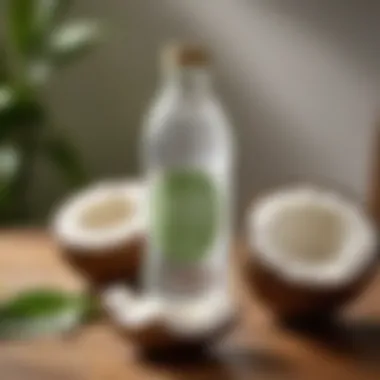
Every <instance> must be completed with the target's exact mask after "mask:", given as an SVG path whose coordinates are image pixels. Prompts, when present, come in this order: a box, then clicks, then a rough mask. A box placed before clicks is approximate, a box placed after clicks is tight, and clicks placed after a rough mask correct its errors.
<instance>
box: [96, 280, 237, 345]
mask: <svg viewBox="0 0 380 380" xmlns="http://www.w3.org/2000/svg"><path fill="white" fill-rule="evenodd" d="M102 302H103V304H104V306H105V308H106V309H107V310H108V312H109V314H110V315H111V316H112V317H113V318H114V320H115V322H116V323H117V324H119V325H121V326H124V327H125V328H127V329H135V330H136V331H139V330H140V331H141V330H144V329H148V328H149V327H152V326H161V327H162V328H164V329H165V331H168V332H169V333H172V334H173V336H178V337H183V338H197V337H202V336H206V335H207V334H208V333H210V332H213V331H215V330H217V329H218V328H220V327H222V326H223V325H225V324H226V323H228V321H229V320H231V318H232V317H233V313H234V308H233V302H232V301H231V299H230V298H229V297H228V295H226V294H225V293H222V292H215V291H214V292H209V293H205V294H204V295H202V296H200V297H196V298H192V299H188V300H186V301H174V300H169V299H163V298H161V297H158V296H156V297H152V296H144V295H143V296H141V295H140V296H136V295H134V294H133V293H132V292H131V291H130V290H128V288H127V287H125V286H124V285H114V286H112V287H110V288H108V289H106V290H105V291H104V292H103V294H102Z"/></svg>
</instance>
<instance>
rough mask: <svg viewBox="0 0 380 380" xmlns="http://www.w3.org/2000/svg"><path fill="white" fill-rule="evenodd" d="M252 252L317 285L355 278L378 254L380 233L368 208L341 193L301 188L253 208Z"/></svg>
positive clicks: (291, 277)
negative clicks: (367, 210) (371, 221)
mask: <svg viewBox="0 0 380 380" xmlns="http://www.w3.org/2000/svg"><path fill="white" fill-rule="evenodd" d="M248 235H249V239H250V245H251V248H252V253H253V254H255V256H256V258H257V260H259V261H261V262H262V263H263V264H264V265H266V266H267V267H268V268H269V269H272V270H274V271H275V272H276V274H277V275H278V276H281V277H283V278H285V279H286V280H288V281H290V282H295V283H303V284H307V285H314V286H318V287H334V286H342V285H344V284H346V283H348V282H350V281H353V280H355V279H356V278H357V277H358V276H359V275H360V274H362V272H363V271H364V270H365V269H366V268H368V265H369V264H370V261H371V260H372V259H373V258H374V255H375V254H376V252H375V247H376V234H375V231H374V228H373V226H372V225H371V223H370V221H369V220H368V219H367V217H366V215H365V214H364V212H363V211H362V210H361V209H359V208H358V207H356V205H354V204H352V203H351V202H349V201H347V200H346V199H344V198H343V197H341V196H339V195H338V194H336V193H332V192H329V191H324V190H319V189H314V188H296V189H291V190H286V191H280V192H278V193H275V194H272V195H269V196H268V197H266V198H264V199H262V200H261V201H259V202H258V203H257V204H256V205H255V206H254V208H253V210H251V211H250V214H249V222H248Z"/></svg>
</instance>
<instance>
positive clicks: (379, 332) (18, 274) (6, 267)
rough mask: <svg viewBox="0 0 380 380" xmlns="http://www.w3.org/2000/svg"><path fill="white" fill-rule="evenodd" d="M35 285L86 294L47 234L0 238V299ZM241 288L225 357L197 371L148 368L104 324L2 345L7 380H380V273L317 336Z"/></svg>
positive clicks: (0, 372) (165, 365) (196, 366)
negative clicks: (277, 318)
mask: <svg viewBox="0 0 380 380" xmlns="http://www.w3.org/2000/svg"><path fill="white" fill-rule="evenodd" d="M237 281H239V280H237ZM36 285H49V286H50V285H53V286H57V287H62V288H64V289H68V290H77V289H83V287H84V286H85V284H84V282H83V281H82V280H81V279H80V278H78V277H77V276H75V275H74V274H73V273H72V272H71V270H70V269H69V268H68V267H67V266H66V265H65V264H64V263H63V262H62V261H61V259H60V257H59V255H58V254H57V251H56V249H55V247H54V245H53V243H52V242H51V240H50V239H49V237H48V235H47V234H46V233H43V232H40V231H13V232H6V233H1V234H0V293H1V295H2V296H3V297H6V296H8V295H9V294H11V293H13V292H15V291H18V290H20V289H22V288H25V287H31V286H36ZM237 287H238V288H239V298H240V300H241V302H242V305H243V306H242V309H243V313H242V318H241V322H240V323H239V325H238V326H237V327H236V329H235V330H234V331H233V332H232V333H231V335H230V336H229V337H226V339H225V341H224V342H222V343H221V345H220V346H221V354H220V355H219V357H218V356H216V357H214V358H213V359H211V358H204V360H201V361H198V362H196V363H191V361H189V362H176V361H174V360H173V361H171V362H154V361H147V360H145V361H144V360H141V359H140V358H139V357H138V356H137V354H136V350H134V347H132V346H131V344H129V343H128V342H125V341H123V340H122V339H121V338H120V337H119V336H117V334H116V333H115V332H114V331H113V329H112V328H111V327H109V326H107V325H106V324H98V325H92V326H88V327H85V328H83V330H81V331H80V332H79V333H78V334H76V335H75V336H70V337H67V338H64V339H62V338H60V339H44V340H39V341H30V342H14V343H9V342H7V343H5V342H4V343H0V379H1V380H122V379H123V380H125V379H128V380H129V379H131V380H133V379H138V380H142V379H147V380H148V379H149V380H151V379H152V380H156V379H157V380H161V379H162V380H169V379H184V380H188V379H215V380H219V379H221V380H224V379H302V380H308V379H318V380H329V379H334V380H340V379H342V380H343V379H344V380H350V379H355V380H361V379H363V380H364V379H365V380H367V379H369V380H371V379H373V380H375V379H376V380H379V379H380V271H379V275H378V276H377V278H376V279H375V280H374V282H373V283H372V285H371V286H370V288H369V289H368V291H367V292H366V293H365V294H364V295H363V296H362V297H361V298H360V300H359V301H357V302H356V303H355V304H354V305H352V307H350V308H349V309H348V310H346V312H345V315H344V323H343V322H342V323H339V324H336V325H335V326H331V325H330V326H323V327H320V328H319V329H317V328H316V329H315V330H316V331H314V332H311V331H307V332H303V333H301V332H299V331H298V332H296V331H292V330H289V329H285V328H282V327H280V326H278V325H277V324H275V323H274V322H273V320H272V319H271V317H270V315H268V314H267V313H266V312H265V310H263V309H262V308H261V307H260V306H259V305H258V304H257V302H255V299H254V298H253V297H252V296H249V294H248V292H247V291H246V290H245V288H244V284H242V283H238V286H237Z"/></svg>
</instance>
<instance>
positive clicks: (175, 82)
mask: <svg viewBox="0 0 380 380" xmlns="http://www.w3.org/2000/svg"><path fill="white" fill-rule="evenodd" d="M164 81H165V83H166V84H167V85H169V86H170V88H171V89H172V90H173V91H175V93H176V95H179V96H181V97H185V98H197V97H200V96H204V95H205V94H207V93H209V92H210V91H211V78H210V74H209V71H208V70H207V68H199V67H197V68H194V67H176V68H171V69H170V70H166V71H164Z"/></svg>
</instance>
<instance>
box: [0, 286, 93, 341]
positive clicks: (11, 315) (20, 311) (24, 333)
mask: <svg viewBox="0 0 380 380" xmlns="http://www.w3.org/2000/svg"><path fill="white" fill-rule="evenodd" d="M87 309H88V297H85V296H83V295H79V296H78V295H73V294H68V293H64V292H62V291H59V290H51V289H36V290H31V291H26V292H25V293H22V294H19V295H18V296H16V297H15V298H13V299H11V300H10V301H8V302H6V303H3V304H2V305H1V306H0V337H2V338H8V339H12V338H21V339H25V338H35V337H38V336H41V335H50V334H56V333H62V332H68V331H70V330H71V329H73V328H75V327H76V326H78V325H80V324H81V323H82V321H83V317H84V316H85V315H86V312H87Z"/></svg>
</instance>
